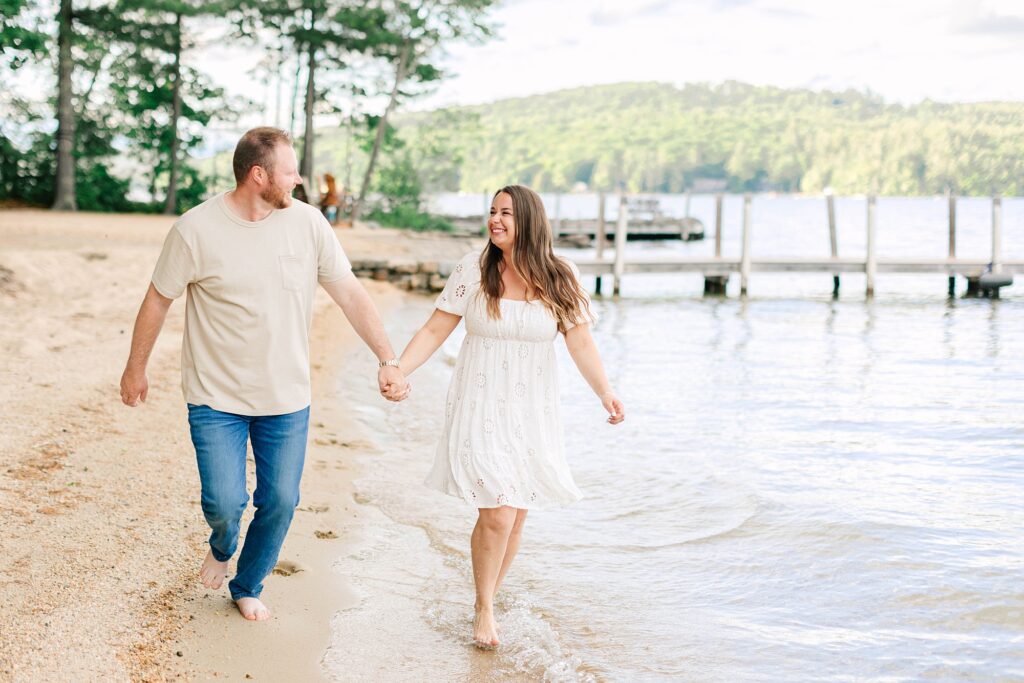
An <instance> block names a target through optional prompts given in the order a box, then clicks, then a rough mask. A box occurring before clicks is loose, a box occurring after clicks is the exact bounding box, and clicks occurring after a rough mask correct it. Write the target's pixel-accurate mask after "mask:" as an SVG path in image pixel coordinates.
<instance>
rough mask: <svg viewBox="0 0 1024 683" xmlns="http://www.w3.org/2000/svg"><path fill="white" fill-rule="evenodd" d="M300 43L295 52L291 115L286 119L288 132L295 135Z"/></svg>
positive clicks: (300, 61)
mask: <svg viewBox="0 0 1024 683" xmlns="http://www.w3.org/2000/svg"><path fill="white" fill-rule="evenodd" d="M302 50H303V47H302V45H298V46H297V47H296V52H295V81H294V84H293V86H292V109H291V117H290V118H289V119H288V134H289V135H291V136H292V137H293V138H294V137H295V114H296V113H297V112H298V111H299V106H298V103H299V77H300V76H301V75H302Z"/></svg>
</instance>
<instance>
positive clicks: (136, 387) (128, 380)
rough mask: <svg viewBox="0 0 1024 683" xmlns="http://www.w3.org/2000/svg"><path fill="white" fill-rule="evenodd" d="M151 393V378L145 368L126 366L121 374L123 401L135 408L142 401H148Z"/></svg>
mask: <svg viewBox="0 0 1024 683" xmlns="http://www.w3.org/2000/svg"><path fill="white" fill-rule="evenodd" d="M147 394H149V379H148V378H147V377H146V371H145V370H133V369H132V368H125V369H124V374H123V375H121V402H122V403H124V404H125V405H126V406H131V407H132V408H134V407H135V406H137V405H139V403H140V402H142V403H145V402H146V395H147Z"/></svg>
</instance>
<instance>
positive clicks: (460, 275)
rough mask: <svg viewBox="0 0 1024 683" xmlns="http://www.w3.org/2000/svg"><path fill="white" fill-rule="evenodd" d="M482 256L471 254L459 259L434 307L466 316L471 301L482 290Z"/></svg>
mask: <svg viewBox="0 0 1024 683" xmlns="http://www.w3.org/2000/svg"><path fill="white" fill-rule="evenodd" d="M479 258H480V255H479V254H477V253H469V254H466V255H465V256H463V257H462V258H461V259H459V262H458V264H456V266H455V269H454V270H452V274H451V275H449V276H448V281H447V282H446V283H445V284H444V290H442V292H441V293H440V294H439V295H438V297H437V300H436V301H434V307H435V308H437V309H439V310H442V311H444V312H445V313H452V314H454V315H459V316H464V315H466V308H468V306H469V299H470V297H471V296H473V295H474V294H476V291H477V290H478V289H479V288H480V263H479Z"/></svg>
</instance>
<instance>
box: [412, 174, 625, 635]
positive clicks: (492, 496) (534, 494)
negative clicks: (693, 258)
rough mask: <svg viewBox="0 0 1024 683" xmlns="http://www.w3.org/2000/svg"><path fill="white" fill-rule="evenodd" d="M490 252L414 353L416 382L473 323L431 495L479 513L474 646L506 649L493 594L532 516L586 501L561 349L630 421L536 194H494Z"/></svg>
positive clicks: (467, 269) (441, 305) (464, 272)
mask: <svg viewBox="0 0 1024 683" xmlns="http://www.w3.org/2000/svg"><path fill="white" fill-rule="evenodd" d="M487 227H488V232H489V234H490V242H489V243H488V244H487V246H486V247H485V248H484V250H483V253H481V254H473V253H471V254H467V255H466V256H465V257H463V258H462V260H461V261H460V262H459V264H458V265H457V266H456V267H455V270H454V272H453V273H452V275H451V277H450V278H449V279H448V282H447V284H446V285H445V288H444V291H443V292H442V293H441V294H440V296H438V298H437V303H436V305H437V309H436V310H435V311H434V313H433V315H431V317H430V319H429V320H427V322H426V324H425V325H424V326H423V327H422V328H421V329H420V330H419V331H418V332H417V333H416V335H415V336H414V337H413V338H412V340H411V341H410V342H409V345H408V346H407V347H406V348H405V351H404V352H403V353H402V357H401V359H400V366H401V368H402V369H403V371H404V372H405V374H406V376H408V375H410V374H411V373H412V372H413V371H414V370H416V368H418V367H419V366H420V365H422V364H423V363H424V362H425V361H426V360H427V359H428V358H430V356H431V355H432V354H433V353H434V352H435V351H436V350H437V349H438V347H440V346H441V344H442V343H443V342H444V340H445V339H447V338H448V335H450V334H451V333H452V331H453V330H454V329H455V327H456V326H457V325H458V324H459V320H460V319H462V318H463V317H465V319H466V339H465V341H464V342H463V344H462V349H461V351H460V352H459V358H458V362H457V363H456V366H455V370H454V373H453V377H452V383H451V386H450V387H449V389H448V400H447V406H446V410H445V428H444V433H443V434H442V436H441V439H440V442H439V443H438V447H437V456H436V460H435V462H434V467H433V470H432V471H431V473H430V475H429V476H428V477H427V481H426V483H427V485H428V486H431V487H433V488H437V489H439V490H441V491H443V492H445V493H448V494H451V495H453V496H457V497H459V498H462V499H463V500H465V501H466V502H468V503H470V504H471V505H473V506H474V507H476V508H477V509H478V514H479V517H478V519H477V522H476V527H475V528H474V529H473V535H472V538H471V549H472V558H473V579H474V581H475V583H476V606H475V607H476V616H475V619H474V621H473V641H474V642H475V643H476V645H477V646H478V647H481V648H493V647H495V646H496V645H498V630H497V624H496V623H495V621H494V604H493V603H494V595H495V593H496V592H497V590H498V587H499V586H500V585H501V582H502V579H504V578H505V575H506V573H507V572H508V569H509V565H511V563H512V559H513V558H514V557H515V555H516V551H517V550H518V549H519V542H520V538H521V535H522V530H523V523H524V522H525V521H526V513H527V511H528V510H531V509H534V508H543V507H548V506H551V505H565V504H568V503H572V502H575V501H577V500H579V498H580V497H581V494H580V491H579V489H577V488H576V484H575V483H574V482H573V479H572V475H571V474H570V472H569V468H568V466H567V464H566V461H565V454H564V448H563V443H562V425H561V420H560V419H559V415H558V384H557V381H558V377H557V374H556V368H555V355H554V344H553V343H552V342H553V341H554V339H555V338H556V337H557V336H558V333H559V332H561V333H562V334H564V335H565V343H566V346H567V347H568V349H569V353H570V355H571V356H572V359H573V361H574V362H575V363H576V367H577V368H579V371H580V373H581V374H582V375H583V377H584V378H585V379H586V380H587V382H588V383H589V384H590V386H591V388H592V389H593V390H594V393H596V394H597V395H598V396H599V397H600V399H601V403H602V404H603V405H604V408H605V409H606V410H607V411H608V413H609V417H608V422H609V423H611V424H619V423H620V422H622V420H623V419H624V417H625V414H624V412H623V407H622V403H621V402H620V401H619V399H617V398H616V397H615V394H614V393H613V392H612V389H611V386H610V385H609V383H608V379H607V377H606V376H605V372H604V368H603V367H602V365H601V359H600V357H599V356H598V352H597V347H596V346H595V345H594V341H593V339H592V338H591V336H590V324H591V323H592V322H595V321H596V318H595V316H594V315H593V314H592V313H591V312H590V303H589V298H588V297H587V294H586V291H585V290H584V289H583V288H582V287H581V286H580V283H579V279H578V274H577V273H578V271H577V270H576V269H575V266H573V265H572V264H570V263H569V262H567V261H564V260H562V259H560V258H558V257H556V256H555V254H554V252H553V251H552V248H551V247H552V236H551V226H550V224H549V223H548V219H547V216H546V215H545V213H544V205H543V203H542V202H541V199H540V197H539V196H538V195H537V193H535V192H534V191H533V190H531V189H529V188H526V187H523V186H521V185H512V186H509V187H504V188H502V189H501V190H499V191H498V192H497V194H495V195H494V199H493V201H492V203H491V215H490V220H489V221H488V224H487Z"/></svg>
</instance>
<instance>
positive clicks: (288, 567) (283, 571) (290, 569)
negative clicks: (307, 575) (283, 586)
mask: <svg viewBox="0 0 1024 683" xmlns="http://www.w3.org/2000/svg"><path fill="white" fill-rule="evenodd" d="M304 571H306V567H305V566H304V565H301V564H299V563H298V562H292V561H291V560H281V561H280V562H278V563H277V566H275V567H274V573H275V574H277V575H278V576H291V575H292V574H298V573H299V572H304Z"/></svg>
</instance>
